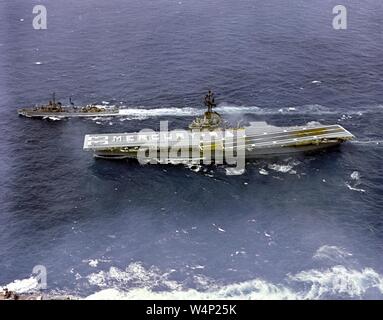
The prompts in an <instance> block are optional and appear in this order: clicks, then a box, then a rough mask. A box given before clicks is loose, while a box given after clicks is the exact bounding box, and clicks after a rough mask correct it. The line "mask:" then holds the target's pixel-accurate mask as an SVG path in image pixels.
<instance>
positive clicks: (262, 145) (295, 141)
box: [84, 122, 354, 163]
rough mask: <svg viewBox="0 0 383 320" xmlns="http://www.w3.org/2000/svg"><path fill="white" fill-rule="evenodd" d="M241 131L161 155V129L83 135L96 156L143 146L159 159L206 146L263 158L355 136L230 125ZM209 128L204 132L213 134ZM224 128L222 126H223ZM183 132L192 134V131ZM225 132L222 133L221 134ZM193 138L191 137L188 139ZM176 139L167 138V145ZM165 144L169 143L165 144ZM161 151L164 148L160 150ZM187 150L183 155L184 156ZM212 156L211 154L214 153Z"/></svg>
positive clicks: (196, 152) (195, 154) (335, 129)
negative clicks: (238, 136)
mask: <svg viewBox="0 0 383 320" xmlns="http://www.w3.org/2000/svg"><path fill="white" fill-rule="evenodd" d="M230 130H231V131H234V132H235V133H237V134H238V133H241V139H234V140H233V139H227V138H225V137H223V138H221V139H218V140H217V139H216V140H215V141H214V145H212V143H209V144H206V143H203V142H200V141H197V142H195V143H192V144H190V143H189V144H187V145H184V146H182V145H178V146H177V148H178V149H179V150H182V151H186V152H183V153H182V154H183V157H181V156H173V157H171V156H169V157H167V158H164V157H161V156H160V155H161V145H159V144H158V137H159V135H160V133H158V132H153V133H150V134H149V133H124V134H94V135H86V136H85V139H84V150H86V151H93V153H94V156H95V157H96V158H104V159H128V158H137V156H138V153H139V150H140V149H141V148H142V147H145V148H149V149H155V150H157V152H155V153H154V157H153V158H154V160H158V162H159V163H162V162H165V163H173V162H195V161H197V162H198V161H203V160H204V151H205V150H206V149H211V150H213V149H214V150H218V149H219V150H220V152H222V153H223V154H225V153H233V152H235V153H236V154H239V153H240V154H242V155H243V156H245V157H246V159H255V158H262V157H267V156H277V155H284V154H292V153H299V152H308V151H315V150H320V149H325V148H329V147H334V146H337V145H340V144H341V143H343V142H345V141H347V140H351V139H352V138H353V137H354V136H353V135H352V134H351V133H350V132H349V131H347V130H346V129H345V128H343V127H342V126H340V125H321V124H314V125H310V126H296V127H275V126H271V125H268V124H266V123H264V122H258V123H251V125H250V126H248V127H245V128H242V129H230ZM215 132H216V131H210V132H207V133H206V134H213V135H214V134H215ZM224 132H225V130H224ZM183 134H186V135H190V136H191V135H192V134H193V133H192V131H184V132H183ZM223 136H225V135H223ZM192 140H193V139H192V138H191V137H190V141H192ZM172 143H176V141H170V145H172ZM167 148H168V146H167ZM162 151H163V150H162ZM185 154H186V156H185ZM213 159H214V156H213Z"/></svg>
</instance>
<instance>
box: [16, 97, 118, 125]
mask: <svg viewBox="0 0 383 320" xmlns="http://www.w3.org/2000/svg"><path fill="white" fill-rule="evenodd" d="M69 104H70V106H63V105H62V103H61V102H59V101H58V102H56V98H55V94H54V93H53V95H52V100H50V101H49V102H48V103H47V104H45V105H42V106H35V107H32V108H23V109H19V110H17V113H18V114H19V115H20V116H24V117H27V118H43V119H53V120H55V119H61V118H68V117H94V116H98V117H100V116H101V117H102V116H104V117H108V116H116V115H119V109H118V108H114V107H104V106H97V105H87V106H85V107H76V106H75V105H74V103H73V102H72V99H69Z"/></svg>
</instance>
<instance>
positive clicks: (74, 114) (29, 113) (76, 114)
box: [17, 109, 120, 119]
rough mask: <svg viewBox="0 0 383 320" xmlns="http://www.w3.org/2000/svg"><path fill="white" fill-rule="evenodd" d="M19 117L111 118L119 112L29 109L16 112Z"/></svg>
mask: <svg viewBox="0 0 383 320" xmlns="http://www.w3.org/2000/svg"><path fill="white" fill-rule="evenodd" d="M17 113H18V114H19V116H23V117H27V118H40V119H49V118H53V119H54V118H59V119H62V118H87V117H112V116H118V115H120V113H119V110H115V111H112V110H111V111H109V110H108V111H98V112H82V111H60V112H41V111H34V110H31V109H20V110H18V111H17Z"/></svg>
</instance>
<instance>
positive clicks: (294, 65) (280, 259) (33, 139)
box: [0, 0, 383, 299]
mask: <svg viewBox="0 0 383 320" xmlns="http://www.w3.org/2000/svg"><path fill="white" fill-rule="evenodd" d="M338 2H342V4H343V5H345V6H346V7H347V9H348V29H347V30H334V29H333V27H332V19H333V16H334V15H333V14H332V8H333V7H334V6H335V5H337V4H339V3H338ZM40 3H41V4H43V5H45V6H46V8H47V11H48V20H47V21H48V25H47V27H48V28H47V30H34V29H33V27H32V19H33V17H34V15H33V14H32V9H33V6H34V5H35V4H34V2H33V1H21V0H13V1H2V2H1V3H0V17H1V19H0V71H1V72H0V108H1V118H0V127H1V132H2V138H1V140H0V161H1V163H0V177H1V179H0V197H1V198H0V286H8V288H10V289H14V290H17V291H19V292H25V291H34V290H36V288H37V281H36V277H35V276H34V275H33V274H32V269H33V268H34V266H36V265H43V266H45V267H46V269H47V272H48V273H47V289H46V290H45V292H46V293H47V294H52V295H55V294H65V295H72V296H76V297H81V298H105V299H109V298H112V299H113V298H115V299H117V298H127V299H143V298H158V299H166V298H175V299H190V298H192V299H207V298H223V299H224V298H240V299H367V298H370V299H382V297H383V217H382V214H383V212H382V211H383V210H382V209H383V200H382V199H383V198H382V196H383V167H382V163H383V138H382V130H381V129H382V122H383V80H382V77H383V61H382V52H383V36H382V35H383V32H382V31H383V29H382V28H383V27H382V23H381V21H382V17H383V3H382V1H380V0H366V1H349V0H342V1H332V0H320V1H319V0H313V1H303V0H300V1H298V0H292V1H282V0H269V1H256V0H241V1H237V0H228V1H218V0H193V1H191V0H156V1H154V0H152V1H149V0H141V1H138V0H129V1H122V0H115V1H109V2H106V1H101V0H93V1H90V0H84V1H74V0H68V1H53V0H43V1H39V3H36V4H40ZM208 89H213V90H214V91H215V92H216V93H217V100H218V101H219V106H218V107H217V111H219V112H221V113H222V114H223V116H224V117H225V119H227V120H228V121H229V122H231V123H233V124H237V123H239V122H240V123H242V124H246V123H249V122H250V121H267V122H268V123H270V124H273V125H282V126H288V125H302V124H306V123H308V122H311V121H318V122H321V123H325V124H332V123H339V124H341V125H342V126H344V127H345V128H347V129H348V130H349V131H351V132H352V133H353V134H354V135H355V136H356V138H355V140H354V141H353V142H350V143H346V144H344V145H342V146H341V147H340V148H339V149H336V150H331V151H330V150H329V151H326V152H320V153H316V154H311V155H298V156H288V157H283V158H277V159H265V160H257V161H252V162H250V163H248V164H247V166H246V171H245V172H244V174H242V175H228V174H227V170H226V169H227V168H225V167H223V166H218V167H216V166H209V167H201V168H197V169H196V168H189V167H187V166H183V165H179V166H159V165H152V166H141V165H139V164H137V163H132V162H127V161H117V162H112V161H104V160H95V159H94V158H93V157H92V154H91V153H87V152H84V151H83V150H82V144H83V137H84V135H85V134H87V133H99V132H105V133H106V132H129V131H137V130H140V129H141V128H152V129H159V121H160V120H168V121H170V127H171V128H183V127H186V126H187V125H188V123H189V122H190V121H191V120H192V119H193V117H195V116H196V115H197V114H199V113H201V112H202V111H203V107H202V100H201V98H202V97H203V95H204V94H205V92H206V91H207V90H208ZM53 91H54V92H56V96H57V97H58V98H60V99H61V100H62V102H63V103H64V104H66V103H68V97H69V96H72V99H73V101H74V102H75V103H76V104H77V105H86V104H88V103H97V104H104V105H116V106H121V107H125V108H128V109H129V111H127V114H126V116H124V117H122V118H110V119H98V118H92V119H67V120H61V121H49V120H33V119H26V118H21V117H18V116H17V113H16V110H17V109H18V108H20V107H24V106H29V105H33V104H36V103H44V102H46V101H47V100H48V99H49V98H50V94H51V93H52V92H53Z"/></svg>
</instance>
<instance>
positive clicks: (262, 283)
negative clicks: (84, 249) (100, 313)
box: [86, 245, 383, 300]
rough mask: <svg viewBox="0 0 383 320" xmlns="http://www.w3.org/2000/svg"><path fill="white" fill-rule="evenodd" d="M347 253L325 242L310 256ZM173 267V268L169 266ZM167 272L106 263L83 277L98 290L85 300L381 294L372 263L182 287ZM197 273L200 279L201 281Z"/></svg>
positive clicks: (333, 258)
mask: <svg viewBox="0 0 383 320" xmlns="http://www.w3.org/2000/svg"><path fill="white" fill-rule="evenodd" d="M351 255H352V254H351V253H349V252H347V251H345V250H344V249H342V248H338V247H335V246H329V245H325V246H322V247H321V248H319V249H318V250H317V251H316V253H315V254H314V256H313V258H314V259H330V260H331V261H335V262H336V263H337V261H339V260H341V261H342V262H343V263H346V261H345V260H344V259H345V258H347V257H349V256H351ZM172 271H174V270H172ZM172 271H170V272H167V273H161V272H160V270H159V269H158V268H155V267H151V268H150V269H146V268H144V267H143V266H142V265H141V264H140V263H133V264H131V265H129V266H128V267H127V268H126V270H120V269H118V268H114V267H111V268H110V270H109V271H101V272H99V273H93V274H91V275H89V276H88V280H89V283H90V284H92V285H96V286H98V287H99V288H100V289H101V290H100V291H98V292H95V293H93V294H91V295H89V296H88V297H86V299H179V300H183V299H195V300H206V299H241V300H244V299H245V300H247V299H257V300H260V299H323V298H339V297H348V298H362V297H363V295H364V294H365V293H366V292H367V291H369V292H370V291H371V290H375V292H376V293H377V294H378V295H379V297H381V296H382V295H383V276H382V275H381V274H379V273H378V272H376V271H375V270H374V269H372V268H362V269H353V268H348V267H346V266H344V265H340V264H337V265H335V266H333V267H330V268H325V269H310V270H304V271H301V272H298V273H296V274H293V275H291V274H289V275H287V276H286V278H285V279H284V280H283V281H282V282H281V283H272V282H270V281H267V280H264V279H260V278H255V279H250V280H247V281H242V282H237V283H230V284H221V283H216V282H215V281H214V280H213V279H210V278H207V277H206V276H204V275H200V274H197V275H194V276H193V279H194V282H195V285H196V287H197V288H198V289H197V288H185V287H184V285H183V284H182V283H178V282H176V281H174V280H170V279H169V276H170V275H171V273H172ZM201 278H202V279H203V281H201Z"/></svg>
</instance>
